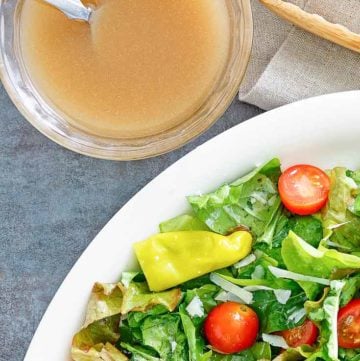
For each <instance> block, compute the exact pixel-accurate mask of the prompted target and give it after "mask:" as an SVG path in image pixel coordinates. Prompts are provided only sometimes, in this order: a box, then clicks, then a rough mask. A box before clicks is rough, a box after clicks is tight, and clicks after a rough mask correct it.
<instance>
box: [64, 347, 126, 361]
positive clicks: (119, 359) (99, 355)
mask: <svg viewBox="0 0 360 361" xmlns="http://www.w3.org/2000/svg"><path fill="white" fill-rule="evenodd" d="M71 355H72V359H73V360H74V361H126V360H128V358H127V357H126V356H125V355H124V354H123V353H122V352H121V351H119V350H118V349H117V348H116V347H115V346H113V345H112V344H110V343H106V344H105V345H103V344H98V345H95V346H93V347H90V348H89V349H85V350H82V349H80V348H76V347H73V349H72V353H71Z"/></svg>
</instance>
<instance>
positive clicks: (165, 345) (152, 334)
mask: <svg viewBox="0 0 360 361" xmlns="http://www.w3.org/2000/svg"><path fill="white" fill-rule="evenodd" d="M180 327H181V319H180V316H179V314H165V315H161V316H149V317H147V318H146V319H145V320H144V322H143V324H142V325H141V331H142V339H143V344H144V345H145V346H149V347H152V348H153V349H154V350H156V351H157V352H158V354H159V355H160V358H161V360H163V361H184V360H186V359H187V353H188V351H187V343H186V337H185V334H184V332H183V331H182V330H181V329H180Z"/></svg>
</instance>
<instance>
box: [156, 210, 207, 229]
mask: <svg viewBox="0 0 360 361" xmlns="http://www.w3.org/2000/svg"><path fill="white" fill-rule="evenodd" d="M159 229H160V232H161V233H165V232H178V231H208V230H209V227H208V226H207V225H206V224H205V223H204V222H202V221H200V219H198V218H196V217H195V216H192V215H189V214H183V215H181V216H178V217H175V218H172V219H169V220H167V221H165V222H162V223H160V225H159Z"/></svg>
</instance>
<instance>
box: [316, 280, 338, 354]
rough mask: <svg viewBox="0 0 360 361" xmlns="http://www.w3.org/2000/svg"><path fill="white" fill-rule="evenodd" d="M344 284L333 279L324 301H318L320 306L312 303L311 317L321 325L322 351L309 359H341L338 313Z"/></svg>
mask: <svg viewBox="0 0 360 361" xmlns="http://www.w3.org/2000/svg"><path fill="white" fill-rule="evenodd" d="M344 285H345V282H343V281H331V284H330V291H329V293H328V294H327V295H326V296H325V297H324V298H323V301H322V302H319V303H318V306H319V308H317V309H316V307H314V306H315V303H312V305H311V310H310V312H309V318H310V319H311V320H312V321H314V322H315V323H317V325H318V326H319V330H320V351H318V352H316V353H315V354H314V355H312V356H311V358H309V360H316V358H320V359H321V358H322V359H323V360H326V361H338V360H339V346H338V334H337V315H338V312H339V307H340V295H341V292H342V290H343V288H344Z"/></svg>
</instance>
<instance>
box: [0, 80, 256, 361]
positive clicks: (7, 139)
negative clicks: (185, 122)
mask: <svg viewBox="0 0 360 361" xmlns="http://www.w3.org/2000/svg"><path fill="white" fill-rule="evenodd" d="M260 112H261V111H260V110H259V109H257V108H255V107H252V106H249V105H246V104H242V103H240V102H239V101H236V100H235V101H234V102H233V104H232V105H231V107H230V108H229V110H228V111H227V112H226V114H225V115H224V116H223V117H222V118H221V119H220V120H219V121H218V122H217V123H216V125H214V126H213V127H212V128H211V129H210V130H209V131H207V132H206V133H205V134H203V135H202V136H201V137H200V138H198V139H197V140H195V141H193V142H192V143H190V144H187V145H186V146H184V147H183V148H181V149H179V150H177V151H175V152H172V153H170V154H166V155H163V156H160V157H157V158H153V159H148V160H142V161H136V162H112V161H104V160H97V159H92V158H88V157H85V156H81V155H78V154H75V153H73V152H70V151H68V150H66V149H63V148H61V147H60V146H58V145H57V144H55V143H52V142H51V141H50V140H48V139H47V138H45V137H44V136H43V135H42V134H40V133H39V132H38V131H37V130H35V129H34V128H33V127H32V126H31V125H30V124H29V123H27V122H26V120H25V119H24V118H23V117H22V116H21V115H20V114H19V112H18V111H17V110H16V108H15V107H14V105H13V104H12V103H11V101H10V100H9V98H8V96H7V95H6V93H5V91H4V89H3V88H2V86H1V84H0V360H1V361H21V360H22V359H23V357H24V355H25V352H26V349H27V347H28V345H29V343H30V340H31V337H32V335H33V333H34V332H35V330H36V327H37V325H38V323H39V321H40V319H41V316H42V315H43V313H44V311H45V310H46V307H47V305H48V304H49V302H50V301H51V298H52V297H53V295H54V293H55V292H56V290H57V288H58V287H59V285H60V283H61V282H62V280H63V279H64V277H65V276H66V274H67V273H68V271H69V270H70V268H71V267H72V265H73V264H74V263H75V262H76V260H77V258H78V257H79V256H80V254H81V253H82V252H83V250H84V249H85V248H86V246H87V245H88V244H89V242H91V240H92V239H93V238H94V237H95V235H96V234H97V233H98V232H99V231H100V230H101V228H102V227H103V226H104V225H105V224H106V222H107V221H108V220H109V219H110V218H111V217H112V216H113V215H114V214H115V213H116V211H117V210H118V209H119V208H120V207H121V206H122V205H123V204H124V203H125V202H126V201H128V200H129V198H130V197H131V196H133V195H134V194H135V193H136V192H137V191H138V190H140V189H141V188H142V187H143V186H144V185H145V184H146V183H148V182H149V181H150V180H151V179H152V178H154V177H155V176H156V175H157V174H159V173H160V172H161V171H162V170H164V169H165V168H167V167H168V166H169V165H170V164H172V163H173V162H175V161H176V160H177V159H179V158H180V157H182V156H183V155H184V154H186V153H188V152H189V151H191V150H192V149H194V148H195V147H196V146H197V145H199V144H201V143H203V142H204V141H206V140H208V139H210V138H212V137H213V136H215V135H216V134H219V133H221V132H223V131H224V130H225V129H228V128H230V127H232V126H233V125H236V124H238V123H240V122H242V121H244V120H246V119H249V118H251V117H253V116H255V115H257V114H259V113H260ZM64 312H66V310H64ZM59 332H61V330H59ZM49 361H51V360H50V358H49Z"/></svg>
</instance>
